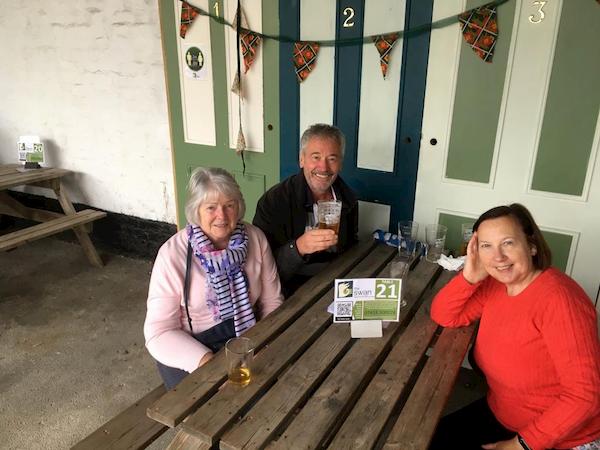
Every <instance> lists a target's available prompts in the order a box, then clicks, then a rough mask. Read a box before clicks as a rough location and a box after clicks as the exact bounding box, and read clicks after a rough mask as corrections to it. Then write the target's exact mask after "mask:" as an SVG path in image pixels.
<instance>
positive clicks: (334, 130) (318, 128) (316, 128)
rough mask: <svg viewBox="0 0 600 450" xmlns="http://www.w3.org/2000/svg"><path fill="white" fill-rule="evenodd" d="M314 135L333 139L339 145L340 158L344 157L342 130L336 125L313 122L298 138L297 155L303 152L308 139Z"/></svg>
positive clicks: (344, 139)
mask: <svg viewBox="0 0 600 450" xmlns="http://www.w3.org/2000/svg"><path fill="white" fill-rule="evenodd" d="M314 137H320V138H329V139H333V140H334V141H335V142H337V144H338V145H339V147H340V153H341V155H342V159H344V151H345V150H346V137H345V136H344V133H342V130H340V129H339V128H338V127H335V126H333V125H328V124H326V123H315V124H314V125H311V126H310V127H308V128H307V129H306V131H305V132H304V133H302V137H301V138H300V153H299V156H302V152H304V149H305V148H306V145H307V144H308V141H310V140H311V139H312V138H314Z"/></svg>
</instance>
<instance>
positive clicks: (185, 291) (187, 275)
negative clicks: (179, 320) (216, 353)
mask: <svg viewBox="0 0 600 450" xmlns="http://www.w3.org/2000/svg"><path fill="white" fill-rule="evenodd" d="M191 266H192V245H191V244H190V242H189V241H188V247H187V256H186V261H185V279H184V281H183V302H184V305H185V313H186V314H187V320H188V324H189V326H190V332H191V333H192V334H194V330H193V329H192V318H191V317H190V310H189V296H190V268H191Z"/></svg>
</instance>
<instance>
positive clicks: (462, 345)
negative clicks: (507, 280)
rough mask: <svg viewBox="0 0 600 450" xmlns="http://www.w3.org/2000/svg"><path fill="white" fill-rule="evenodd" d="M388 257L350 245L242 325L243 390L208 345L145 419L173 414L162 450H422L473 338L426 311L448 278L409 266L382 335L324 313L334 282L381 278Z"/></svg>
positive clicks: (379, 249) (369, 246) (427, 267)
mask: <svg viewBox="0 0 600 450" xmlns="http://www.w3.org/2000/svg"><path fill="white" fill-rule="evenodd" d="M395 254H396V250H395V249H394V248H391V247H387V246H385V245H382V244H375V243H363V244H361V245H359V246H356V247H355V248H353V249H351V250H350V251H348V252H347V253H345V254H344V255H342V256H341V257H340V258H339V259H338V260H337V261H336V263H335V264H331V265H330V267H329V268H328V269H327V270H326V271H324V272H323V273H320V274H319V275H317V276H315V277H313V278H312V279H311V280H309V281H308V282H307V283H306V284H305V285H304V286H302V287H301V288H300V289H299V290H298V291H297V292H296V293H295V294H294V295H293V296H292V297H290V298H289V299H287V300H286V301H285V303H284V304H283V305H282V306H281V307H280V308H279V309H278V310H277V311H276V312H274V313H273V314H271V315H270V316H268V317H267V318H265V319H264V320H262V321H260V322H259V323H258V324H257V325H255V326H254V327H253V328H252V329H250V330H249V331H248V332H247V333H246V334H245V335H246V336H248V337H250V338H251V339H252V340H253V341H254V343H255V344H256V347H257V352H256V355H255V359H254V364H253V367H252V381H251V383H250V384H249V385H248V386H245V387H240V386H237V385H234V384H231V383H229V382H227V367H226V361H225V354H224V352H219V353H217V354H216V355H215V357H214V358H213V359H212V360H211V361H210V362H209V363H208V364H206V365H205V366H203V367H201V368H199V369H197V370H196V371H195V372H193V373H192V374H190V375H189V376H188V377H186V378H185V379H184V380H183V381H182V383H181V384H180V385H179V386H178V387H177V388H176V389H174V390H173V391H169V392H167V393H166V394H164V395H163V396H162V398H161V399H160V400H158V401H157V402H156V403H155V404H154V405H153V406H151V407H149V408H148V416H149V417H151V418H153V419H154V420H157V421H159V422H161V423H163V424H165V425H168V426H170V427H173V426H176V425H178V424H179V423H181V422H182V421H183V425H182V427H181V429H180V431H179V432H178V434H177V435H176V437H175V439H174V440H173V442H172V443H171V445H170V447H169V448H171V449H183V448H189V449H191V448H195V449H196V448H201V449H209V448H211V447H218V448H223V449H241V448H264V447H267V446H268V447H269V448H293V449H304V448H305V449H309V448H318V447H330V448H382V447H385V448H390V449H391V448H397V449H402V450H409V449H423V450H425V449H426V448H427V446H428V444H429V440H430V439H431V436H432V434H433V432H434V430H435V427H436V425H437V422H438V421H439V418H440V417H441V414H442V411H443V409H444V406H445V404H446V401H447V399H448V397H449V395H450V392H451V390H452V387H453V385H454V381H455V379H456V375H457V373H458V369H459V368H460V364H461V362H462V360H463V358H464V355H465V354H466V351H467V349H468V345H469V342H470V340H471V338H472V335H473V327H468V328H461V329H443V328H442V327H438V326H437V325H436V324H435V323H434V322H433V321H432V320H431V319H430V318H429V305H430V303H431V300H432V298H433V296H434V295H435V293H436V292H437V291H438V290H439V289H440V288H441V287H442V286H443V285H444V284H445V283H447V282H448V280H449V279H451V278H452V276H453V275H454V274H453V273H449V272H445V271H442V269H441V268H440V267H439V266H438V265H436V264H431V263H429V262H426V261H425V260H422V261H420V262H418V264H416V266H415V267H414V269H413V270H412V271H411V272H410V274H409V276H408V278H407V280H406V285H405V289H406V291H405V292H406V297H405V298H406V300H407V303H408V304H407V306H406V307H403V308H402V309H401V312H400V321H399V322H391V323H388V324H387V327H385V328H384V332H383V337H382V338H370V339H352V338H351V336H350V327H349V326H348V325H347V324H333V323H332V317H331V315H330V314H329V313H328V312H327V311H326V308H327V306H328V305H329V303H331V302H332V301H333V280H334V279H335V278H369V277H375V276H388V274H389V263H390V261H391V260H392V259H393V258H394V256H395ZM428 349H429V352H428V354H429V356H427V355H426V352H427V351H428ZM184 420H185V421H184Z"/></svg>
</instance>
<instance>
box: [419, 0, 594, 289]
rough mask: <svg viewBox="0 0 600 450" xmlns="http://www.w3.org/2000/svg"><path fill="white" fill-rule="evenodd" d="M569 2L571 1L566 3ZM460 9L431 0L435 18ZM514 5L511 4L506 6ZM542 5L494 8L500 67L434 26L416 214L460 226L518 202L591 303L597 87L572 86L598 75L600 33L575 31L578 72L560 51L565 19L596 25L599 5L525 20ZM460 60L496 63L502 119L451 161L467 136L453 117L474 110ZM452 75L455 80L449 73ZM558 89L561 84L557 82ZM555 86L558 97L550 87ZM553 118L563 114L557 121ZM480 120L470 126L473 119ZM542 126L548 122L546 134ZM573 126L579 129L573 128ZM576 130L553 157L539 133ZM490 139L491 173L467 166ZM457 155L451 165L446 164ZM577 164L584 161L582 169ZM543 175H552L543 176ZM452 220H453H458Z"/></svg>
mask: <svg viewBox="0 0 600 450" xmlns="http://www.w3.org/2000/svg"><path fill="white" fill-rule="evenodd" d="M566 3H569V7H568V8H566ZM511 4H513V6H511ZM590 4H591V5H590ZM589 6H592V7H591V8H590V7H589ZM466 7H467V6H466V4H465V3H464V2H463V1H461V0H443V1H436V2H435V5H434V11H433V15H434V19H433V20H436V18H442V17H447V16H449V15H452V14H458V13H460V12H461V11H463V10H464V9H465V8H466ZM511 8H514V10H513V11H512V12H511ZM538 8H539V5H538V6H535V5H533V3H532V2H530V1H516V2H509V3H506V4H503V5H501V6H500V7H499V8H498V13H499V27H501V29H500V33H501V35H500V39H499V43H498V45H501V42H502V40H504V42H505V43H504V44H502V45H506V55H507V60H506V65H505V66H504V67H503V66H502V65H498V66H496V62H497V60H496V58H494V62H493V63H491V64H486V63H484V62H483V61H481V60H479V59H478V58H477V57H476V55H475V53H474V52H472V51H471V50H470V49H469V48H468V47H467V46H466V45H463V42H462V36H461V34H460V31H459V29H458V27H447V28H442V29H436V30H434V31H433V32H432V36H431V47H430V55H429V68H428V84H427V93H426V97H425V109H424V119H423V140H422V147H421V155H420V161H419V176H418V179H417V194H416V203H415V219H416V220H417V221H419V222H423V223H435V222H436V221H446V222H448V221H450V222H453V223H455V224H456V223H458V220H462V219H461V218H462V217H467V218H469V217H477V216H479V215H480V214H481V213H482V212H484V211H485V210H487V209H489V208H491V207H493V206H497V205H501V204H508V203H512V202H519V203H522V204H524V205H525V206H527V207H528V208H529V209H530V210H531V212H532V214H533V216H534V217H535V218H536V221H537V222H538V224H539V225H540V227H541V228H542V231H543V232H544V234H545V236H546V237H547V238H548V242H549V244H550V246H551V248H552V250H553V253H554V255H555V258H554V263H555V265H556V266H557V267H560V268H563V269H564V270H565V272H566V273H568V274H570V275H571V276H573V277H574V278H575V279H576V280H577V281H578V282H579V283H580V284H581V285H582V286H583V287H584V289H585V290H586V291H587V293H588V295H590V297H591V298H592V299H595V298H596V294H597V292H598V285H599V281H600V277H599V276H598V272H597V270H596V269H595V267H596V266H597V265H595V264H594V261H595V259H596V255H598V254H599V253H600V240H599V239H598V230H599V229H600V177H598V176H595V177H594V176H591V174H593V173H594V172H595V173H596V175H598V170H600V164H599V161H598V159H597V158H596V153H597V151H598V135H599V126H598V124H599V115H598V112H599V107H600V99H599V98H598V96H597V95H596V93H597V89H595V90H594V92H593V93H592V92H590V91H589V90H588V91H587V94H586V93H584V92H583V90H580V89H579V88H578V87H574V86H572V85H571V84H578V83H584V84H585V83H588V81H586V80H587V78H586V76H582V77H579V76H578V75H577V74H578V73H579V72H581V71H585V72H592V73H596V74H597V73H598V64H600V51H599V50H598V46H597V42H598V40H599V39H600V34H599V33H600V29H599V28H598V27H589V29H587V31H586V34H585V38H584V39H582V36H579V37H580V39H579V40H578V43H579V45H581V46H584V47H585V48H586V58H585V60H583V61H581V60H580V61H579V62H578V64H579V66H577V68H576V70H575V69H573V67H571V66H566V63H565V60H564V58H562V57H559V54H560V52H561V51H562V50H561V49H562V48H564V47H565V45H569V44H568V43H569V42H570V34H571V32H570V31H569V30H571V27H572V25H571V24H572V23H579V22H578V21H579V20H583V19H584V17H583V16H586V17H587V16H592V17H593V19H589V20H595V23H598V21H599V20H600V8H599V7H598V5H597V4H595V2H587V1H585V0H569V2H565V1H564V0H563V1H560V0H557V1H553V2H546V3H545V6H544V12H545V16H544V20H542V21H541V22H539V23H532V22H531V21H530V20H529V17H530V16H532V15H534V14H535V13H536V11H537V10H538ZM536 20H537V19H536ZM586 20H588V19H586ZM510 22H512V25H511V24H510ZM505 30H510V33H507V32H506V31H505ZM588 41H589V42H588ZM469 60H470V61H469ZM466 61H469V62H468V63H467V62H466ZM463 64H464V65H465V67H466V66H467V65H468V66H470V67H472V70H474V71H478V72H481V73H483V72H484V71H487V70H490V69H492V70H493V69H497V70H498V74H496V75H502V76H501V77H500V79H497V80H496V81H495V85H494V86H493V88H494V89H496V90H499V89H500V86H501V85H502V89H501V92H502V98H501V101H500V108H499V110H498V111H499V112H498V119H497V120H495V119H494V118H493V116H492V115H490V116H489V117H488V119H487V123H485V126H486V127H487V129H488V130H490V129H491V131H487V132H486V136H483V137H481V139H478V138H477V135H476V134H475V135H474V136H475V138H474V139H473V141H474V142H473V143H471V144H469V146H468V147H467V148H462V149H461V151H462V152H463V153H462V154H461V156H460V158H457V156H456V155H457V153H456V152H454V153H453V147H452V146H453V145H455V143H457V142H459V141H460V140H461V139H462V140H464V132H461V131H459V128H460V127H458V126H457V125H456V123H455V121H456V122H459V123H463V122H466V121H465V117H468V115H469V114H471V110H470V108H469V105H470V102H469V101H467V100H468V98H467V97H466V96H467V95H468V94H467V93H466V91H465V89H464V88H461V87H460V86H461V83H462V80H461V79H459V76H460V74H461V73H462V72H463ZM564 71H567V72H569V73H571V75H572V76H571V80H572V81H571V84H570V83H567V82H566V81H565V76H564V75H555V74H556V73H561V72H564ZM594 71H595V72H594ZM449 72H450V73H451V74H455V76H450V77H448V76H447V74H448V73H449ZM471 78H473V75H471ZM554 80H557V81H554ZM553 85H554V87H553ZM559 85H562V86H563V87H560V88H559V87H558V86H559ZM554 89H556V93H555V94H553V93H552V92H553V90H554ZM572 97H575V98H572ZM590 102H592V105H591V106H589V103H590ZM576 103H581V104H582V105H585V107H582V108H579V109H577V108H576V109H574V108H573V107H570V106H569V105H572V104H576ZM551 104H552V105H553V106H550V105H551ZM563 105H564V107H563ZM556 115H560V116H561V117H562V118H563V119H562V120H557V119H556V118H554V117H555V116H556ZM477 120H479V119H477ZM477 120H475V121H474V123H478V122H477ZM544 123H552V124H553V126H552V127H550V128H548V127H546V130H544V128H545V127H544ZM590 123H591V124H592V125H590ZM579 124H585V125H584V126H582V127H581V128H579ZM573 127H575V128H576V129H577V130H578V131H579V132H580V133H581V134H582V135H585V139H584V138H582V137H578V138H577V139H575V140H574V141H573V142H569V143H568V144H566V143H563V144H561V151H560V152H558V153H560V154H557V152H556V151H555V150H552V147H553V146H555V145H554V144H552V145H550V144H549V143H548V142H549V141H551V140H552V139H547V138H544V134H545V133H546V132H550V131H549V130H550V129H554V130H553V131H552V132H555V134H556V135H561V134H562V133H563V132H564V133H565V134H566V135H570V133H572V131H571V129H572V128H573ZM462 128H463V129H464V128H465V126H462ZM561 130H562V131H561ZM454 133H457V135H456V136H454V135H453V134H454ZM460 133H463V135H462V136H461V135H460ZM491 135H495V138H494V150H493V157H492V159H491V164H490V165H489V168H490V169H489V176H488V175H487V174H486V172H487V169H486V165H481V164H473V165H471V164H470V162H469V160H470V158H476V157H477V155H476V154H477V152H479V151H484V152H488V151H489V148H490V145H491V144H490V142H491V141H490V136H491ZM592 136H593V138H592ZM433 139H435V140H436V141H432V140H433ZM432 142H437V145H433V144H432ZM479 142H481V143H482V144H481V148H480V147H479ZM561 142H562V141H561ZM572 146H573V147H574V148H573V149H572V150H571V147H572ZM547 152H548V153H547ZM553 152H554V153H553ZM542 153H543V154H545V155H546V156H544V158H547V160H546V161H544V162H542V160H541V159H540V158H541V157H537V155H538V154H542ZM571 153H573V155H572V156H573V157H572V160H571ZM581 155H587V156H583V157H582V156H581ZM453 158H456V161H454V162H452V163H450V162H449V160H450V159H453ZM461 159H462V161H463V164H464V165H465V166H464V167H463V168H460V169H459V170H447V168H449V167H452V165H453V164H454V165H456V166H459V165H460V162H461ZM571 161H572V162H573V172H572V171H571ZM581 161H584V163H585V167H584V169H583V170H582V169H581V167H580V166H581ZM575 166H577V167H575ZM540 170H541V171H542V172H544V173H545V174H546V175H545V177H544V178H545V180H546V181H545V183H546V185H545V186H544V189H545V191H544V192H541V191H539V190H534V189H532V182H533V184H534V187H539V186H538V185H537V184H536V182H535V179H536V178H535V176H533V174H534V173H536V172H537V173H540V172H539V171H540ZM549 173H551V174H552V175H551V176H548V175H547V174H549ZM571 177H575V178H576V179H577V180H579V181H580V182H581V181H583V182H582V183H581V185H585V184H586V183H587V185H588V186H589V188H588V194H589V195H587V196H586V195H567V194H565V189H564V188H563V182H564V180H565V179H570V178H571ZM488 178H489V181H486V179H488ZM477 180H479V181H480V182H477ZM548 184H549V185H548ZM583 191H585V189H583ZM580 192H581V189H580ZM448 216H458V219H455V218H449V217H448ZM450 219H451V220H450ZM450 233H451V234H452V236H449V242H450V243H451V242H453V241H456V239H457V236H456V234H457V233H459V229H457V226H456V225H454V230H450Z"/></svg>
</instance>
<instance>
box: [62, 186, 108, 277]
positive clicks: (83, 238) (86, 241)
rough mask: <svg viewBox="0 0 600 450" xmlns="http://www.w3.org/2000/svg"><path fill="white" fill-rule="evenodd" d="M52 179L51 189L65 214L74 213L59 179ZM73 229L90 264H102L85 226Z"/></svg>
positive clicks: (99, 265)
mask: <svg viewBox="0 0 600 450" xmlns="http://www.w3.org/2000/svg"><path fill="white" fill-rule="evenodd" d="M54 181H55V182H54V183H52V190H53V191H54V193H55V194H56V197H57V198H58V201H59V203H60V206H61V207H62V209H63V211H64V212H65V214H66V215H73V214H75V208H74V207H73V203H71V200H69V198H68V197H67V194H66V193H65V190H64V189H63V187H62V183H61V182H60V181H59V180H54ZM73 231H74V232H75V235H76V236H77V239H78V240H79V243H80V244H81V247H82V248H83V251H84V253H85V255H86V256H87V258H88V260H89V261H90V263H92V265H94V266H96V267H102V266H104V263H103V262H102V260H101V259H100V256H99V255H98V252H97V251H96V248H95V247H94V244H93V243H92V240H91V239H90V236H89V235H88V233H87V230H86V228H85V227H84V226H83V225H80V226H77V227H75V228H73Z"/></svg>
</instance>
